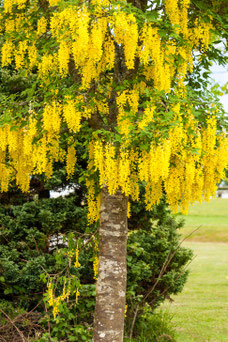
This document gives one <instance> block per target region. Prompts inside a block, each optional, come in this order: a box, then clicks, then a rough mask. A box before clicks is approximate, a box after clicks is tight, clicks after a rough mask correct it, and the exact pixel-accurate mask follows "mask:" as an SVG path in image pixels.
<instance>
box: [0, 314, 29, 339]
mask: <svg viewBox="0 0 228 342" xmlns="http://www.w3.org/2000/svg"><path fill="white" fill-rule="evenodd" d="M0 311H1V312H2V313H3V315H4V316H6V318H7V319H8V320H9V322H10V323H11V324H12V325H13V326H14V328H15V329H16V330H17V332H18V334H19V335H20V337H21V339H22V341H23V342H26V339H25V337H24V335H23V333H22V332H21V331H20V329H18V327H17V326H16V324H14V322H13V321H12V319H11V318H10V317H9V316H8V315H7V314H6V313H5V312H4V311H3V310H2V309H0Z"/></svg>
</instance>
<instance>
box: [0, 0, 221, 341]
mask: <svg viewBox="0 0 228 342" xmlns="http://www.w3.org/2000/svg"><path fill="white" fill-rule="evenodd" d="M218 3H219V6H218ZM199 4H200V5H202V10H200V7H197V4H195V3H194V2H193V3H190V0H179V1H177V0H161V1H160V0H157V1H146V0H142V1H131V0H129V1H123V0H120V1H113V0H111V1H109V0H90V1H86V0H85V1H80V0H75V1H67V0H49V1H47V0H4V1H3V2H2V6H1V8H0V23H1V36H0V45H1V65H2V68H8V69H9V70H11V72H12V73H15V75H17V74H20V75H22V76H24V77H26V78H27V79H30V82H31V88H30V89H29V91H27V93H26V94H23V93H20V92H19V93H15V94H14V96H13V97H11V98H10V99H8V100H7V99H4V101H2V103H1V117H0V124H1V126H0V187H1V191H2V192H4V191H7V190H8V188H9V186H10V183H11V182H12V181H16V184H17V185H18V187H19V188H20V189H21V190H22V191H23V192H27V191H28V190H29V183H30V179H31V175H35V174H43V175H45V176H46V177H47V178H50V177H52V172H53V164H54V163H55V162H59V161H60V162H63V161H64V160H66V169H67V173H68V177H69V178H70V177H71V176H72V175H73V173H74V168H75V163H76V162H77V161H76V159H77V158H76V155H77V147H78V146H79V144H83V145H84V147H85V150H86V151H87V152H85V155H84V159H85V160H86V161H87V171H86V172H84V173H83V174H82V177H83V178H84V179H86V184H87V189H88V205H89V214H88V218H89V222H91V223H92V222H94V221H98V220H99V274H98V280H97V295H96V310H95V320H94V341H96V342H97V341H106V342H110V341H112V342H120V341H122V340H123V325H124V312H125V289H126V241H127V217H128V216H129V215H130V204H129V203H130V200H133V201H139V200H140V191H139V185H140V186H141V185H143V186H144V188H145V205H146V208H147V209H148V210H150V209H151V208H152V207H153V205H154V204H158V203H159V201H160V199H161V197H162V195H163V193H164V192H165V195H166V199H167V202H168V203H169V205H170V207H171V208H172V209H173V210H174V211H177V210H178V208H181V210H182V211H183V212H185V213H187V211H188V205H189V204H190V203H191V202H193V201H201V200H202V199H205V200H208V199H209V198H210V197H211V196H212V195H214V193H215V190H216V184H217V183H218V182H219V180H220V179H221V178H222V177H223V170H224V167H225V165H226V163H227V137H226V134H225V132H224V130H223V129H222V122H223V115H222V113H220V111H219V109H218V108H217V107H216V106H215V105H214V104H213V103H211V104H210V103H204V102H203V103H202V101H201V99H200V98H199V94H198V93H194V85H195V82H194V78H191V75H194V70H195V68H196V67H197V65H198V64H197V62H199V61H200V60H204V59H206V58H207V51H209V50H208V49H209V47H210V46H211V44H213V40H217V39H218V35H219V29H218V27H219V25H220V24H221V23H220V22H219V21H218V20H217V21H216V18H217V17H218V15H219V14H218V10H217V12H216V8H217V7H218V8H219V10H220V9H221V8H220V7H221V6H220V4H221V1H219V2H216V1H212V2H211V3H210V5H211V6H210V11H207V10H204V9H205V4H204V1H201V2H199ZM216 6H217V7H216ZM213 9H215V15H214V16H213ZM210 51H211V50H210ZM198 84H199V87H200V81H199V82H198ZM23 95H24V100H23ZM79 137H80V139H79Z"/></svg>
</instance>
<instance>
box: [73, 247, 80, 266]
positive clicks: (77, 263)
mask: <svg viewBox="0 0 228 342" xmlns="http://www.w3.org/2000/svg"><path fill="white" fill-rule="evenodd" d="M78 258H79V249H78V245H77V248H76V251H75V263H74V267H76V268H79V267H81V264H80V262H79V260H78Z"/></svg>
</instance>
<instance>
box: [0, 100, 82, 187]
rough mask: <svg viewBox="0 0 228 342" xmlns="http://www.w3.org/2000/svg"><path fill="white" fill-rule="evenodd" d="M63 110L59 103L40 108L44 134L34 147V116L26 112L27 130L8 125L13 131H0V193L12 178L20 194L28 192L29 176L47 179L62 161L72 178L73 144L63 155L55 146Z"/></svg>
mask: <svg viewBox="0 0 228 342" xmlns="http://www.w3.org/2000/svg"><path fill="white" fill-rule="evenodd" d="M64 108H65V106H64V105H63V106H62V105H61V104H60V103H59V102H52V103H51V104H47V105H46V106H45V107H44V110H43V118H42V123H43V129H44V133H43V136H42V138H41V139H39V140H38V141H37V142H36V143H34V140H36V139H37V137H38V136H39V132H38V128H37V120H36V119H35V113H33V112H32V111H30V119H29V122H28V124H27V126H25V127H23V128H20V127H18V128H16V127H17V126H18V123H17V122H15V123H13V122H12V124H11V125H13V126H15V129H14V130H12V129H11V128H10V127H11V125H8V124H6V125H4V126H1V127H0V189H1V191H7V190H8V186H9V183H10V180H11V179H13V178H14V177H16V183H17V185H18V186H19V187H20V188H21V190H22V191H24V192H26V191H28V190H29V181H30V176H31V175H32V174H35V173H39V174H42V173H45V174H46V176H47V177H51V175H52V172H53V170H52V166H53V163H54V162H55V161H61V162H63V161H64V160H66V170H67V174H68V177H71V176H72V175H73V174H74V169H75V163H76V160H77V158H76V151H75V147H74V144H73V143H72V141H69V146H68V148H67V153H65V151H64V150H63V149H62V148H61V147H60V146H59V141H60V140H59V139H60V127H61V122H62V113H63V112H64ZM87 112H88V111H84V112H83V114H82V115H88V114H86V113H87ZM80 116H81V115H80ZM68 118H69V117H68ZM69 120H70V119H69ZM69 120H68V122H69ZM74 120H75V118H74ZM77 120H78V118H77ZM78 124H79V123H78ZM70 128H71V129H72V126H70ZM73 128H75V127H73Z"/></svg>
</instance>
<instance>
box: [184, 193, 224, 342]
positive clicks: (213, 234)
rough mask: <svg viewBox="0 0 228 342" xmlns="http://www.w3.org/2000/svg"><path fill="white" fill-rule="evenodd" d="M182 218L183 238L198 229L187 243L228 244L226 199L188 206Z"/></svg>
mask: <svg viewBox="0 0 228 342" xmlns="http://www.w3.org/2000/svg"><path fill="white" fill-rule="evenodd" d="M178 216H182V215H178ZM182 217H183V218H184V220H185V227H184V228H183V229H181V232H180V233H181V234H182V236H183V237H184V236H187V235H189V234H190V233H191V232H192V231H193V230H194V229H196V228H197V227H200V228H199V229H198V230H197V231H196V232H195V233H194V234H192V235H191V236H190V237H189V238H188V241H199V242H228V199H220V198H216V199H212V200H211V201H210V202H203V203H202V204H201V203H195V204H194V205H192V206H190V208H189V214H188V215H187V216H182ZM227 341H228V338H227Z"/></svg>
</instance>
